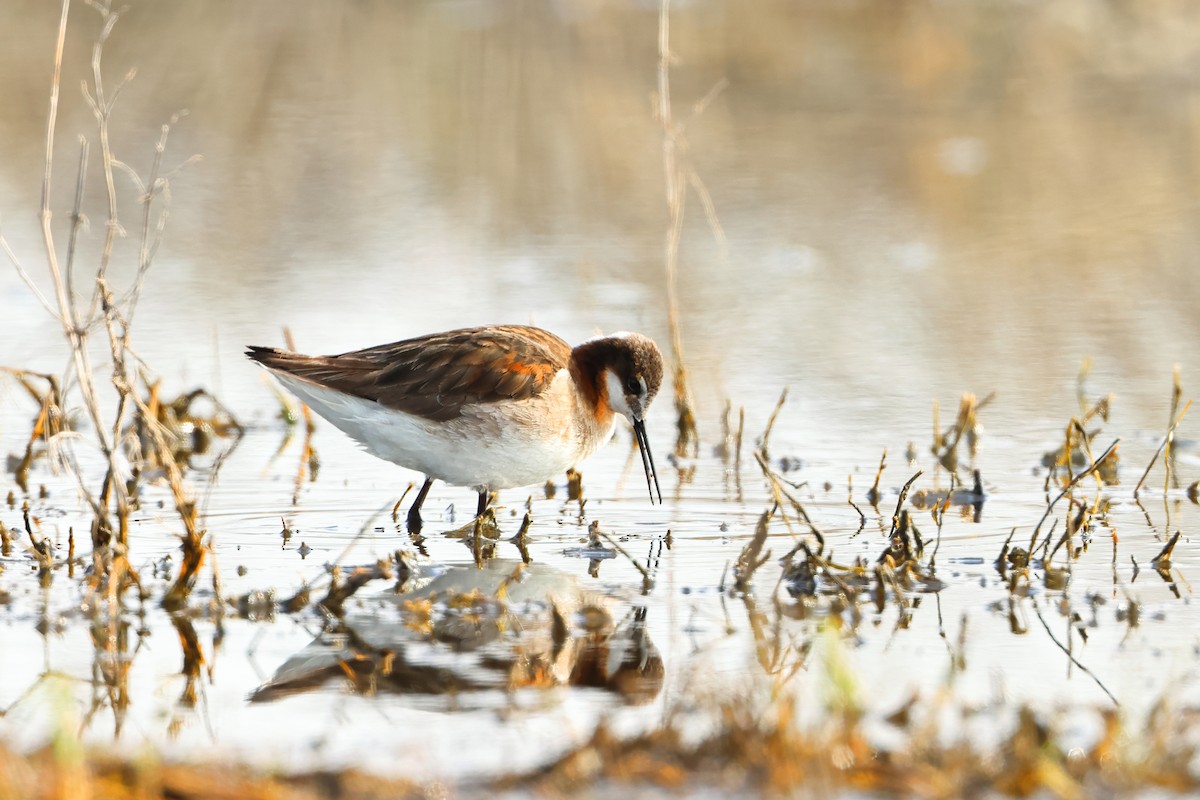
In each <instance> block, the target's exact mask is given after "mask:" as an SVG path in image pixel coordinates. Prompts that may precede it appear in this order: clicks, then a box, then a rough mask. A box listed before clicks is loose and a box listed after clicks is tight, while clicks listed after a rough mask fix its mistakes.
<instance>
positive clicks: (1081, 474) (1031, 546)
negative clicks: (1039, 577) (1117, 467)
mask: <svg viewBox="0 0 1200 800" xmlns="http://www.w3.org/2000/svg"><path fill="white" fill-rule="evenodd" d="M1120 443H1121V440H1120V439H1119V438H1118V439H1116V440H1114V441H1113V443H1112V444H1110V445H1109V446H1108V449H1106V450H1105V451H1104V452H1103V453H1101V454H1100V457H1099V458H1097V459H1093V461H1092V463H1091V465H1090V466H1088V468H1087V469H1085V470H1084V471H1083V472H1079V473H1076V475H1075V477H1073V478H1072V479H1071V481H1070V483H1068V484H1067V485H1066V486H1065V487H1063V490H1062V491H1061V492H1059V493H1058V496H1057V497H1055V498H1054V499H1053V500H1051V501H1050V502H1049V503H1048V504H1047V505H1046V511H1045V513H1044V514H1042V518H1041V519H1040V520H1039V521H1038V524H1037V525H1036V526H1035V527H1034V529H1033V535H1032V536H1031V537H1030V539H1029V555H1030V557H1031V558H1032V557H1033V551H1034V549H1035V548H1036V547H1037V540H1038V533H1040V532H1041V530H1042V525H1044V524H1045V522H1046V518H1047V517H1049V516H1050V512H1051V511H1053V510H1054V506H1055V505H1056V504H1057V503H1058V501H1059V500H1062V499H1063V498H1064V497H1065V496H1066V495H1067V493H1068V492H1070V491H1071V489H1072V488H1074V487H1075V484H1077V483H1079V481H1081V480H1083V479H1084V478H1086V477H1087V476H1088V475H1090V474H1092V472H1093V471H1095V470H1097V469H1099V468H1100V465H1101V464H1102V463H1104V459H1106V458H1108V456H1109V454H1110V453H1112V452H1114V451H1115V450H1116V449H1117V445H1118V444H1120Z"/></svg>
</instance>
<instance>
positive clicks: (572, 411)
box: [272, 370, 613, 491]
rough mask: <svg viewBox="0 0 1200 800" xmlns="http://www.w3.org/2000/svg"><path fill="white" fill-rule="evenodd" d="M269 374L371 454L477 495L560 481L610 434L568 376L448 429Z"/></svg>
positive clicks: (468, 413)
mask: <svg viewBox="0 0 1200 800" xmlns="http://www.w3.org/2000/svg"><path fill="white" fill-rule="evenodd" d="M272 374H274V375H275V377H276V378H277V379H278V380H279V381H280V383H282V384H283V385H284V386H286V387H287V388H288V389H289V390H290V391H291V392H292V393H293V394H295V395H296V396H297V397H299V398H300V399H301V400H303V401H304V403H305V404H307V405H308V406H309V408H311V409H312V410H313V411H314V412H316V413H317V414H318V415H320V416H321V417H323V418H325V419H326V420H328V421H329V422H330V423H332V424H333V425H335V426H336V427H337V428H339V429H340V430H342V431H343V432H344V433H346V434H347V435H348V436H350V437H351V438H352V439H354V440H355V441H357V442H358V443H359V444H361V445H362V446H363V448H364V449H366V451H367V452H369V453H371V454H372V455H375V456H378V457H379V458H382V459H384V460H386V461H391V462H392V463H395V464H399V465H400V466H402V467H407V468H409V469H414V470H417V471H419V472H423V473H425V474H426V475H428V476H430V477H432V478H436V479H438V480H442V481H445V482H446V483H449V484H452V485H455V486H469V487H471V488H473V489H475V490H477V491H482V490H488V491H492V490H497V489H508V488H511V487H514V486H528V485H530V484H534V483H542V482H544V481H546V480H548V479H550V478H553V477H555V476H558V475H561V474H562V473H563V472H564V471H566V470H567V469H569V468H571V467H573V466H575V465H576V464H578V463H579V462H580V461H582V460H583V459H584V458H586V457H587V456H589V455H591V453H592V451H594V450H595V449H596V447H597V446H599V445H600V444H602V443H604V442H606V441H608V439H609V438H610V437H611V436H612V432H613V420H612V419H611V418H610V419H609V421H608V423H607V424H606V425H596V424H595V422H594V421H593V420H590V419H584V418H583V417H582V416H581V414H580V413H579V411H578V408H579V406H578V404H577V401H576V398H575V396H574V392H573V391H572V387H571V383H570V376H569V375H568V373H567V372H566V370H561V371H560V372H559V374H558V375H557V376H556V377H555V379H554V381H553V383H551V385H550V387H549V388H548V389H547V391H546V392H545V393H544V394H542V395H540V396H539V397H536V398H533V399H530V400H522V401H504V402H500V403H487V404H480V405H472V406H465V407H464V408H463V412H462V414H461V416H459V417H458V418H456V419H453V420H450V421H448V422H433V421H430V420H427V419H424V418H423V417H418V416H415V415H413V414H406V413H404V412H403V411H396V410H394V409H389V408H385V407H383V406H381V405H379V404H378V403H376V402H374V401H371V400H363V399H362V398H358V397H353V396H350V395H345V394H342V393H340V392H336V391H333V390H331V389H326V388H324V387H321V386H316V385H314V384H312V383H308V382H305V381H303V380H300V379H298V378H295V377H293V376H291V375H287V374H281V373H278V372H272ZM588 416H590V415H588Z"/></svg>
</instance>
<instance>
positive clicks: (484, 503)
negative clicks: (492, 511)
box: [475, 489, 491, 517]
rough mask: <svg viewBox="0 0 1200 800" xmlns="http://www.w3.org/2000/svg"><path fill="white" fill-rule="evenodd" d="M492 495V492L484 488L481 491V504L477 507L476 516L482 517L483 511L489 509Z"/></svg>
mask: <svg viewBox="0 0 1200 800" xmlns="http://www.w3.org/2000/svg"><path fill="white" fill-rule="evenodd" d="M490 497H491V492H489V491H488V490H487V489H484V490H483V491H482V492H480V493H479V505H478V506H476V507H475V516H476V517H482V516H483V512H485V511H487V507H488V499H489V498H490Z"/></svg>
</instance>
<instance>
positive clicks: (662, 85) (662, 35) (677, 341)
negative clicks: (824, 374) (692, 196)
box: [657, 0, 728, 457]
mask: <svg viewBox="0 0 1200 800" xmlns="http://www.w3.org/2000/svg"><path fill="white" fill-rule="evenodd" d="M670 9H671V0H660V3H659V14H658V75H657V77H658V98H657V99H658V106H657V112H658V121H659V123H660V124H661V125H662V129H663V143H662V151H663V178H664V184H665V188H666V199H667V211H668V214H669V224H668V225H667V234H666V242H665V251H666V252H665V266H666V278H667V327H668V328H669V330H670V335H671V352H672V355H673V357H674V366H673V370H672V373H673V382H674V386H675V413H676V440H675V454H676V455H677V456H679V457H684V456H687V455H689V454H691V455H692V456H695V455H696V454H697V453H698V452H699V447H700V438H699V431H698V430H697V427H696V415H695V410H694V404H693V402H692V397H691V391H690V389H689V388H688V381H687V368H686V367H685V366H684V359H683V334H682V332H681V326H680V319H679V243H680V240H681V239H682V237H683V220H684V215H685V211H686V207H687V195H688V187H689V186H691V188H692V190H693V191H694V192H696V196H697V197H698V198H699V200H700V204H701V206H702V207H703V208H704V213H705V218H706V219H707V220H708V224H709V228H710V229H711V230H712V232H713V236H714V238H715V239H716V240H717V243H718V244H719V245H720V247H721V248H722V249H724V247H725V233H724V231H723V230H722V228H721V223H720V220H719V219H718V218H717V211H716V204H715V203H713V200H712V196H711V194H710V193H709V191H708V188H707V187H706V186H705V185H704V181H703V180H702V179H701V177H700V174H699V173H698V172H697V171H696V169H695V167H694V166H692V165H691V164H690V163H688V161H687V151H688V144H687V139H686V137H685V135H684V129H685V127H686V124H685V123H680V122H678V121H677V120H676V119H675V117H674V113H673V111H672V108H671V60H672V55H671V13H670ZM726 85H728V81H726V80H725V79H722V80H720V81H718V82H717V83H716V84H715V85H714V86H713V87H712V88H711V89H710V90H709V91H708V93H707V94H705V96H704V97H703V98H701V100H700V101H699V102H697V103H696V104H695V105H694V106H693V110H692V115H693V118H695V117H697V116H699V115H700V114H702V113H704V110H705V108H707V107H708V105H709V104H710V103H711V102H712V101H713V99H714V98H715V97H716V96H717V95H718V94H720V93H721V91H722V90H723V89H724V88H725V86H726Z"/></svg>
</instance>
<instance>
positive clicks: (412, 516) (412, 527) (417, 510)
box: [408, 478, 433, 533]
mask: <svg viewBox="0 0 1200 800" xmlns="http://www.w3.org/2000/svg"><path fill="white" fill-rule="evenodd" d="M430 486H433V478H426V479H425V483H423V484H421V491H419V492H417V499H416V500H413V504H412V507H410V508H409V509H408V532H409V533H420V532H421V504H422V503H424V502H425V496H426V495H427V494H429V487H430Z"/></svg>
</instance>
